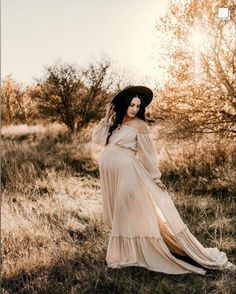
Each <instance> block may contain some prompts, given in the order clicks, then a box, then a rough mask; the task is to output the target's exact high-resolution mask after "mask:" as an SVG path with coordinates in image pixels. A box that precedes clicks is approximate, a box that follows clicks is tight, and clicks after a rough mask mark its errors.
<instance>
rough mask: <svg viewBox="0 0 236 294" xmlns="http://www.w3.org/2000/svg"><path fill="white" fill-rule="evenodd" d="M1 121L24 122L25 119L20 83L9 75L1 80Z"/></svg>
mask: <svg viewBox="0 0 236 294" xmlns="http://www.w3.org/2000/svg"><path fill="white" fill-rule="evenodd" d="M1 94H2V109H1V118H2V121H3V123H6V124H12V123H19V122H20V123H24V122H25V121H26V112H27V111H26V109H25V107H26V105H25V103H24V100H23V98H24V90H23V89H22V85H21V84H19V83H17V82H16V81H14V80H13V79H12V78H11V76H7V77H6V78H5V79H4V80H3V84H2V87H1Z"/></svg>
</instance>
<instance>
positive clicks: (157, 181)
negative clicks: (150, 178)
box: [154, 179, 167, 191]
mask: <svg viewBox="0 0 236 294" xmlns="http://www.w3.org/2000/svg"><path fill="white" fill-rule="evenodd" d="M154 181H155V183H156V184H157V186H158V187H160V188H161V189H162V190H164V191H167V188H166V186H165V185H164V184H163V183H162V181H161V180H160V179H154Z"/></svg>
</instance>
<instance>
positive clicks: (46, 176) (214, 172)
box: [1, 124, 236, 294]
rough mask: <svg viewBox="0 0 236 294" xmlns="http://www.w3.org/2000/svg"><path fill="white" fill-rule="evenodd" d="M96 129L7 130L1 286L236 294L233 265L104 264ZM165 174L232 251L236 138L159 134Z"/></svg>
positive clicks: (204, 231)
mask: <svg viewBox="0 0 236 294" xmlns="http://www.w3.org/2000/svg"><path fill="white" fill-rule="evenodd" d="M90 139H91V132H90V130H89V129H88V130H84V131H83V132H81V133H79V134H72V133H68V132H67V131H66V129H65V128H64V127H63V126H61V125H58V124H51V125H46V126H43V125H38V126H31V127H30V126H27V125H21V126H10V127H5V128H3V129H2V174H1V177H2V206H1V213H2V216H1V220H2V235H1V241H2V258H3V267H2V293H53V294H54V293H122V294H123V293H143V294H144V293H145V294H146V293H150V294H152V293H163V294H165V293H174V294H179V293H207V294H208V293H212V294H213V293H221V294H224V293H225V294H226V293H227V294H228V293H236V288H235V273H233V272H230V271H215V270H207V274H206V276H200V275H197V274H187V275H176V276H175V275H166V274H164V273H156V272H151V271H148V270H146V269H144V268H135V267H129V268H123V269H108V268H106V263H105V255H106V246H107V241H108V234H109V230H108V228H106V227H105V225H104V224H103V223H102V218H101V194H100V186H99V172H98V165H97V158H98V156H99V154H100V152H101V151H102V149H101V148H100V147H99V146H95V145H93V144H92V143H91V141H90ZM157 149H158V151H159V154H160V163H159V165H160V169H161V171H162V174H163V175H162V179H163V181H164V183H165V184H166V185H167V187H168V190H169V192H170V195H171V197H172V198H173V201H174V203H175V205H176V207H177V209H178V210H179V213H180V215H181V216H182V218H183V219H184V221H185V222H186V223H187V224H188V226H189V228H190V230H191V232H192V233H193V234H194V235H195V236H196V237H197V239H198V240H199V241H201V242H202V244H203V245H204V246H205V247H216V246H217V247H218V248H219V249H221V250H223V251H225V252H226V253H227V255H228V257H229V259H230V261H231V262H234V263H235V261H236V259H235V256H236V250H235V228H234V224H235V198H234V196H235V194H236V183H235V178H236V169H235V167H236V152H235V151H236V144H235V142H230V141H227V142H225V141H224V142H222V143H220V142H219V143H217V144H216V143H213V142H212V141H210V140H206V139H204V140H202V141H201V142H198V144H197V145H196V143H194V144H193V143H191V142H185V143H181V144H177V143H173V142H165V140H164V139H163V138H161V139H160V140H159V141H158V144H157Z"/></svg>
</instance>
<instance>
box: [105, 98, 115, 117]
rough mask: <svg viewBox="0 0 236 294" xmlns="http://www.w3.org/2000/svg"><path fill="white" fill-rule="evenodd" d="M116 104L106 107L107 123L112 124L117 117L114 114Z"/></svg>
mask: <svg viewBox="0 0 236 294" xmlns="http://www.w3.org/2000/svg"><path fill="white" fill-rule="evenodd" d="M114 106H115V105H114V104H113V103H111V102H110V103H108V104H107V106H106V116H105V121H106V122H112V120H113V118H114V116H115V115H116V113H115V112H114V110H113V109H114Z"/></svg>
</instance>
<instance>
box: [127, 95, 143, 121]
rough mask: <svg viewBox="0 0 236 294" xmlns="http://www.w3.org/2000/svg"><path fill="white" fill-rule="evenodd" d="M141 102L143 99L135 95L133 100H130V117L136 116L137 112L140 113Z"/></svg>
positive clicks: (128, 112) (128, 113) (128, 110)
mask: <svg viewBox="0 0 236 294" xmlns="http://www.w3.org/2000/svg"><path fill="white" fill-rule="evenodd" d="M140 104H141V101H140V99H139V98H138V97H134V98H133V99H132V100H131V102H130V105H129V107H128V109H127V113H126V114H127V115H128V116H129V117H130V118H133V117H135V116H136V114H137V113H138V111H139V109H140Z"/></svg>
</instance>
